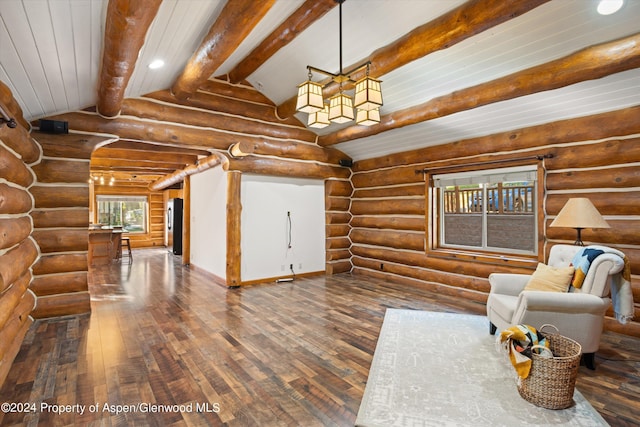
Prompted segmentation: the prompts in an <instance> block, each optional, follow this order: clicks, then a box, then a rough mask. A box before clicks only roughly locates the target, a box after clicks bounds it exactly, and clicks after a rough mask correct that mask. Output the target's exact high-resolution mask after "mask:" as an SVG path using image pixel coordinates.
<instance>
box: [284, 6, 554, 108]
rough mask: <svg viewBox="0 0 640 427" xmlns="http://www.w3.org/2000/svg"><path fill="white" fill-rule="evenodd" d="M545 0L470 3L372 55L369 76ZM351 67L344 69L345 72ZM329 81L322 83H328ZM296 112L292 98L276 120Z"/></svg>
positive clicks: (335, 89)
mask: <svg viewBox="0 0 640 427" xmlns="http://www.w3.org/2000/svg"><path fill="white" fill-rule="evenodd" d="M548 1H549V0H513V1H504V0H471V1H468V2H466V3H464V4H462V5H460V6H458V7H457V8H455V9H453V10H451V11H449V12H447V13H445V14H444V15H442V16H440V17H438V18H436V19H434V20H433V21H430V22H427V23H426V24H423V25H421V26H419V27H417V28H415V29H414V30H412V31H411V32H409V33H407V34H406V35H404V36H403V37H401V38H399V39H398V40H396V41H394V42H392V43H390V44H388V45H387V46H384V47H382V48H380V49H378V50H376V51H375V52H373V53H372V54H371V55H370V56H369V57H368V58H365V59H363V60H362V61H358V62H357V63H356V64H354V65H357V64H362V63H364V62H366V61H371V66H370V72H369V75H370V76H372V77H381V76H383V75H385V74H388V73H389V72H391V71H393V70H395V69H397V68H400V67H402V66H403V65H406V64H408V63H410V62H412V61H414V60H416V59H419V58H422V57H424V56H426V55H428V54H430V53H433V52H436V51H438V50H442V49H446V48H449V47H451V46H453V45H455V44H457V43H460V42H461V41H464V40H466V39H468V38H470V37H473V36H475V35H477V34H479V33H481V32H483V31H485V30H487V29H489V28H492V27H495V26H496V25H499V24H502V23H504V22H506V21H509V20H510V19H513V18H516V17H518V16H520V15H522V14H524V13H526V12H529V11H530V10H533V9H535V8H536V7H538V6H540V5H541V4H544V3H546V2H548ZM354 65H351V66H347V67H344V68H345V69H346V70H348V69H350V68H353V66H354ZM363 75H364V71H361V72H360V73H354V74H353V75H352V76H353V78H354V79H358V78H360V77H362V76H363ZM328 82H329V80H326V81H324V83H325V84H326V83H328ZM338 90H339V88H338V85H329V86H328V87H326V88H325V89H324V90H323V93H324V96H325V97H328V96H331V95H334V94H336V93H337V92H338ZM295 112H296V97H295V96H293V97H291V98H289V99H288V100H286V101H285V102H283V103H282V104H280V105H278V107H277V113H278V116H279V117H283V118H284V117H291V116H293V115H294V114H295Z"/></svg>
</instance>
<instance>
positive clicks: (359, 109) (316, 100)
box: [296, 0, 382, 128]
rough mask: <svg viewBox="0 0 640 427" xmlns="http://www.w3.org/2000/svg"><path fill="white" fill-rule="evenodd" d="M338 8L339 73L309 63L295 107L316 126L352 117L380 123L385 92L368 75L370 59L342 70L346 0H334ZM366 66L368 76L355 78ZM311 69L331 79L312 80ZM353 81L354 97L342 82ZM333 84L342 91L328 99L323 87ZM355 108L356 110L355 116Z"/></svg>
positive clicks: (351, 118)
mask: <svg viewBox="0 0 640 427" xmlns="http://www.w3.org/2000/svg"><path fill="white" fill-rule="evenodd" d="M335 1H336V2H337V3H338V8H339V16H340V22H339V24H340V25H339V29H340V33H339V39H340V72H339V73H338V74H334V73H330V72H328V71H324V70H321V69H319V68H315V67H312V66H310V65H307V70H308V79H307V81H306V82H304V83H302V84H300V85H298V98H297V103H296V110H297V111H300V112H303V113H308V114H309V117H308V121H307V124H308V126H309V127H313V128H323V127H326V126H329V124H331V122H334V123H346V122H349V121H351V120H354V119H355V121H356V123H357V124H360V125H365V126H371V125H374V124H376V123H380V107H381V106H382V91H381V89H380V80H376V79H374V78H372V77H369V66H370V65H371V61H367V62H365V63H364V64H361V65H358V66H357V67H355V68H353V69H351V70H349V71H346V72H343V71H342V3H344V2H345V0H335ZM363 69H366V73H365V76H364V77H363V78H362V79H360V80H358V81H354V80H352V79H351V74H353V73H355V72H358V71H361V70H363ZM312 72H318V73H321V74H324V75H326V76H329V77H331V81H330V82H329V83H327V84H326V85H322V84H321V83H316V82H314V81H312V80H311V79H312V77H313V75H312ZM347 82H351V83H355V93H354V96H353V99H352V98H351V97H350V96H349V95H347V94H345V92H344V90H343V84H344V83H347ZM331 83H337V84H338V85H340V89H339V92H338V93H337V94H336V95H334V96H332V97H331V98H329V100H328V101H325V100H324V98H323V96H322V89H323V88H324V87H326V86H327V85H329V84H331ZM354 108H355V109H356V113H355V115H354Z"/></svg>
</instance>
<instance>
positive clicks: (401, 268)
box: [352, 256, 490, 294]
mask: <svg viewBox="0 0 640 427" xmlns="http://www.w3.org/2000/svg"><path fill="white" fill-rule="evenodd" d="M352 262H353V265H354V266H357V267H364V268H367V269H369V270H374V271H375V270H378V271H384V272H387V273H392V274H397V275H400V276H404V277H410V278H413V279H418V280H422V281H425V282H432V283H437V284H440V285H444V286H450V287H454V288H459V289H464V290H467V291H473V292H478V293H483V294H488V293H489V290H490V285H489V281H488V280H487V279H479V278H477V277H470V276H462V275H459V274H451V273H448V272H443V271H438V270H433V269H427V268H416V267H409V266H407V265H402V264H394V263H390V262H388V263H384V264H381V263H379V262H378V261H377V260H371V259H365V258H360V257H357V256H356V257H353V260H352ZM381 266H382V267H383V268H380V267H381Z"/></svg>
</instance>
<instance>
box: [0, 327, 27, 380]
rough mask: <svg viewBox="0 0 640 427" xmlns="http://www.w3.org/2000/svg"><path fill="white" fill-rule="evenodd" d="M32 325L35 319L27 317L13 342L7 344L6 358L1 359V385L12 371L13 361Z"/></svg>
mask: <svg viewBox="0 0 640 427" xmlns="http://www.w3.org/2000/svg"><path fill="white" fill-rule="evenodd" d="M32 324H33V318H32V317H27V319H26V320H25V322H24V324H23V325H22V327H21V328H20V330H19V331H18V334H17V335H16V337H15V338H14V340H13V342H11V343H6V344H5V345H6V347H5V350H4V357H3V358H2V359H0V384H3V383H4V380H5V379H6V378H7V375H8V374H9V370H10V369H11V366H13V360H14V359H15V358H16V356H17V355H18V352H19V351H20V348H21V347H22V341H23V340H24V337H25V335H27V332H28V331H29V328H30V327H31V325H32Z"/></svg>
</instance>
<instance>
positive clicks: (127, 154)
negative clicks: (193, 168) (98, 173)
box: [91, 146, 198, 164]
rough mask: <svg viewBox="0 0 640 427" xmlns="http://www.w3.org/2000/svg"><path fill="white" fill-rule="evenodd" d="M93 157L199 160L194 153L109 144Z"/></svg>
mask: <svg viewBox="0 0 640 427" xmlns="http://www.w3.org/2000/svg"><path fill="white" fill-rule="evenodd" d="M91 158H92V159H122V160H143V161H153V162H170V163H182V164H189V163H194V162H195V161H196V160H198V156H194V155H192V154H180V153H164V152H158V151H140V150H126V149H121V148H111V147H109V146H107V147H102V148H98V149H97V150H96V151H94V152H93V155H92V156H91Z"/></svg>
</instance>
